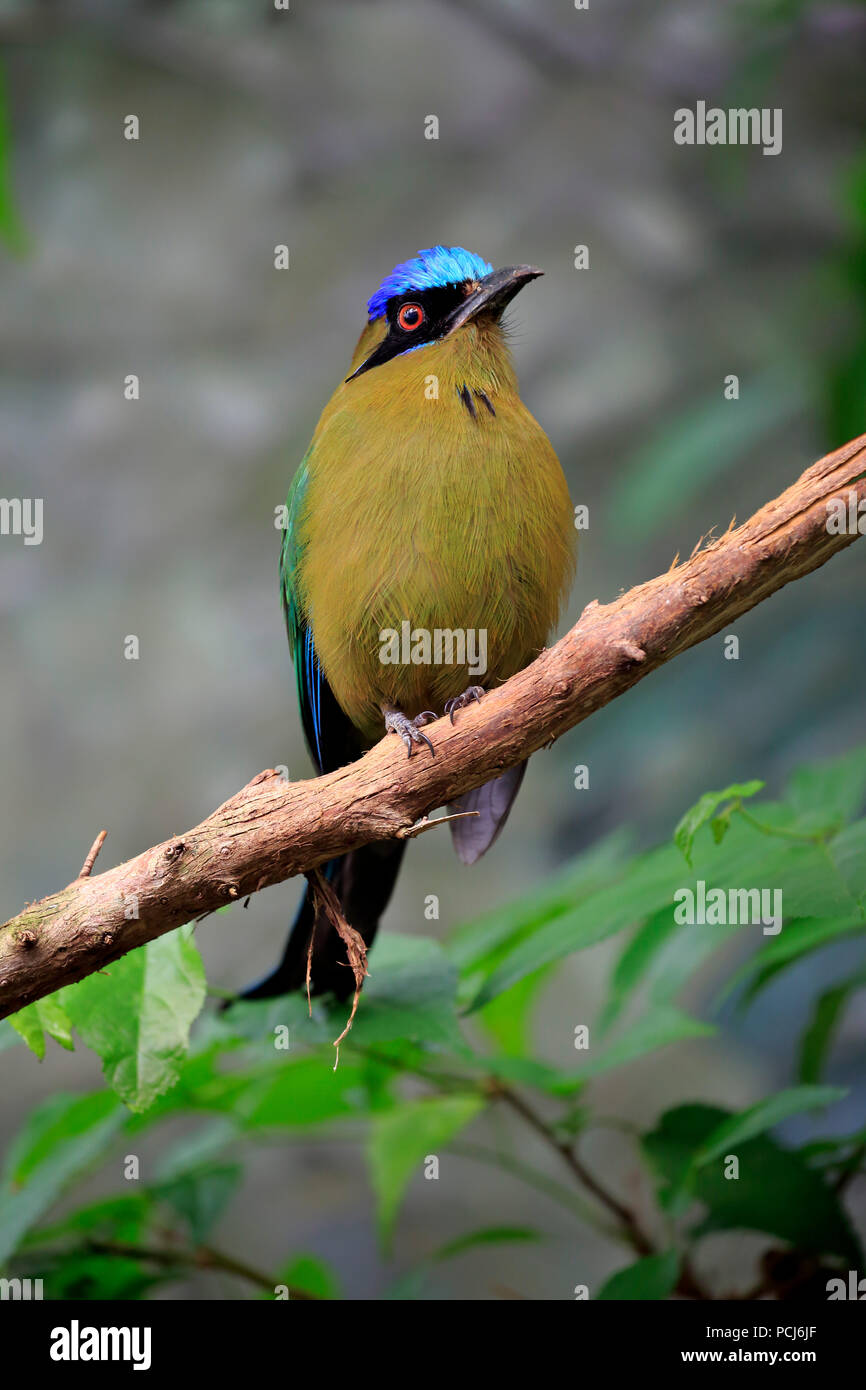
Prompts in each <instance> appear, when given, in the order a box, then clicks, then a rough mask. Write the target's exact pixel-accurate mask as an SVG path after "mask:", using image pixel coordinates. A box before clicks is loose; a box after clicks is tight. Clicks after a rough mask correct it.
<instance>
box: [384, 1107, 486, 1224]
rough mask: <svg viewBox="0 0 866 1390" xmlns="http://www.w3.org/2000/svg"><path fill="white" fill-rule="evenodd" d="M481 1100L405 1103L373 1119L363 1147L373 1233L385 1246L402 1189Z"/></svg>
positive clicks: (472, 1116)
mask: <svg viewBox="0 0 866 1390" xmlns="http://www.w3.org/2000/svg"><path fill="white" fill-rule="evenodd" d="M484 1105H485V1102H484V1099H483V1098H482V1097H481V1096H443V1097H441V1098H436V1099H434V1100H418V1101H409V1102H407V1103H406V1104H404V1105H400V1106H397V1107H395V1108H394V1109H393V1110H390V1111H386V1112H385V1113H384V1114H381V1115H377V1116H375V1117H374V1119H373V1123H372V1126H371V1129H370V1136H369V1139H368V1142H367V1158H368V1162H369V1165H370V1176H371V1180H372V1183H373V1190H374V1192H375V1194H376V1205H377V1209H378V1215H379V1233H380V1235H381V1237H382V1240H383V1242H384V1243H385V1244H386V1245H387V1244H388V1242H389V1241H390V1238H391V1233H392V1231H393V1227H394V1221H395V1219H396V1216H397V1212H398V1211H399V1208H400V1204H401V1202H402V1200H403V1196H404V1194H405V1191H406V1188H407V1187H408V1185H409V1181H410V1179H411V1177H412V1174H413V1173H414V1172H418V1171H420V1168H421V1164H422V1163H423V1161H424V1159H425V1158H426V1157H427V1155H428V1154H430V1153H431V1152H434V1153H435V1151H436V1150H437V1149H443V1148H445V1147H446V1146H447V1144H448V1143H449V1142H450V1140H451V1139H453V1138H454V1136H455V1135H456V1134H459V1133H460V1131H461V1130H462V1129H465V1127H466V1125H468V1124H469V1123H470V1121H472V1120H474V1119H475V1117H476V1116H477V1115H479V1114H480V1113H481V1111H482V1110H483V1109H484Z"/></svg>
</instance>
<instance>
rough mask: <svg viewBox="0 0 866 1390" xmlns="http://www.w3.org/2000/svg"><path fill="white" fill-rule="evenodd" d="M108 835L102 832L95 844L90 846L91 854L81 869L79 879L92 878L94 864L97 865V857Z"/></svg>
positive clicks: (105, 831) (104, 831) (106, 832)
mask: <svg viewBox="0 0 866 1390" xmlns="http://www.w3.org/2000/svg"><path fill="white" fill-rule="evenodd" d="M107 835H108V831H107V830H100V832H99V834H98V835H97V837H96V839H95V840H94V841H93V844H92V845H91V846H90V853H89V854H88V856H87V858H86V859H85V861H84V863H83V865H82V867H81V873H80V874H79V875H78V877H79V878H90V872H91V870H92V868H93V866H94V864H95V863H96V856H97V854H98V853H99V851H100V850H101V849H102V846H103V845H104V844H105V839H106V836H107Z"/></svg>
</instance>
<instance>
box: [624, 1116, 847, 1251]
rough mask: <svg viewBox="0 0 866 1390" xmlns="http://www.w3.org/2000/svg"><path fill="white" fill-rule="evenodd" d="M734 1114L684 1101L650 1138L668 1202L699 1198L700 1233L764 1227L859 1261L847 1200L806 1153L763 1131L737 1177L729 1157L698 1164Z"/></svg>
mask: <svg viewBox="0 0 866 1390" xmlns="http://www.w3.org/2000/svg"><path fill="white" fill-rule="evenodd" d="M736 1118H738V1117H736V1116H732V1115H731V1114H730V1112H729V1111H726V1110H722V1109H720V1108H718V1107H717V1106H710V1105H681V1106H677V1107H676V1108H675V1109H673V1110H669V1111H667V1113H666V1114H665V1115H663V1116H662V1119H661V1120H660V1122H659V1125H658V1127H657V1128H656V1129H655V1130H654V1131H653V1132H652V1133H651V1134H647V1135H645V1136H644V1138H643V1140H642V1145H643V1149H644V1152H645V1153H646V1155H647V1158H648V1159H649V1161H650V1163H651V1165H652V1167H653V1168H654V1169H655V1171H656V1172H657V1173H658V1174H659V1175H660V1177H661V1179H662V1187H661V1189H660V1192H659V1200H660V1204H661V1205H662V1207H663V1208H665V1209H666V1210H668V1211H669V1212H671V1213H672V1214H674V1213H679V1214H680V1215H683V1214H684V1211H685V1210H686V1209H687V1208H688V1206H689V1205H690V1204H691V1202H692V1200H694V1199H697V1200H698V1201H699V1202H701V1203H702V1204H703V1206H704V1207H705V1208H706V1213H707V1214H706V1216H705V1217H704V1219H703V1220H702V1222H701V1223H700V1225H698V1226H695V1227H693V1229H692V1231H691V1236H692V1238H694V1239H697V1238H699V1237H700V1236H702V1235H708V1234H709V1233H710V1232H712V1231H723V1230H751V1231H762V1232H765V1233H767V1234H769V1235H773V1236H777V1237H778V1238H779V1239H781V1240H785V1241H790V1242H791V1244H792V1245H794V1246H796V1247H797V1248H798V1249H803V1250H808V1251H814V1252H817V1253H824V1252H826V1253H828V1254H840V1255H843V1256H844V1257H846V1258H847V1259H851V1260H854V1261H855V1263H856V1262H857V1260H858V1250H857V1241H856V1239H855V1237H854V1235H853V1232H852V1230H851V1227H850V1225H849V1223H848V1220H847V1217H846V1215H845V1213H844V1211H843V1209H842V1207H841V1204H840V1202H839V1200H838V1198H837V1197H836V1195H835V1193H834V1192H833V1191H832V1189H831V1188H830V1186H829V1185H828V1184H827V1183H826V1182H825V1180H824V1178H823V1177H822V1175H821V1174H819V1173H817V1172H815V1171H814V1170H813V1169H811V1168H810V1167H809V1165H808V1163H807V1161H806V1159H805V1157H804V1156H803V1153H802V1152H797V1151H793V1150H789V1149H785V1148H783V1147H782V1146H781V1145H780V1144H778V1143H777V1142H776V1141H775V1140H774V1139H772V1138H771V1137H770V1136H769V1135H766V1134H762V1135H758V1136H757V1137H756V1138H753V1139H750V1140H749V1141H748V1142H746V1143H744V1144H742V1145H741V1146H739V1147H738V1150H737V1155H736V1157H737V1159H738V1164H739V1175H738V1176H737V1177H732V1176H728V1175H727V1171H726V1169H727V1165H726V1164H725V1162H724V1158H725V1155H722V1156H721V1157H720V1158H719V1159H717V1160H716V1161H714V1162H712V1163H707V1164H705V1165H704V1166H703V1167H701V1168H696V1167H695V1163H694V1160H695V1156H696V1154H698V1153H699V1152H700V1151H701V1150H702V1149H705V1148H706V1146H707V1145H708V1143H709V1142H710V1140H711V1139H712V1136H713V1135H714V1134H717V1133H718V1132H719V1130H720V1129H721V1127H722V1125H724V1124H725V1123H728V1122H730V1121H731V1120H732V1119H736ZM683 1198H685V1202H684V1201H683Z"/></svg>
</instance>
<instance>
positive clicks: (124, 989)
mask: <svg viewBox="0 0 866 1390" xmlns="http://www.w3.org/2000/svg"><path fill="white" fill-rule="evenodd" d="M204 999H205V978H204V968H203V966H202V963H201V957H200V956H199V953H198V948H197V946H196V944H195V941H194V940H193V938H192V934H191V933H189V932H187V931H185V930H183V929H181V930H179V931H173V932H170V933H169V934H168V935H167V936H160V937H158V938H157V939H156V940H155V941H149V942H148V943H147V945H146V946H140V947H139V948H138V949H137V950H135V951H130V953H129V955H127V956H123V957H122V959H120V960H118V961H115V962H114V964H113V965H112V966H110V967H109V970H108V971H107V972H106V973H105V974H102V973H100V974H95V975H89V976H88V977H87V979H84V980H81V981H80V982H79V983H78V984H77V985H69V986H67V988H66V989H64V990H63V991H62V1000H63V1007H64V1008H65V1010H66V1012H67V1014H68V1016H69V1018H70V1019H71V1021H72V1024H73V1027H74V1028H75V1029H76V1031H77V1032H78V1034H79V1036H80V1037H81V1038H82V1040H83V1041H84V1042H85V1043H86V1044H87V1046H88V1047H91V1048H92V1049H93V1051H94V1052H97V1053H98V1054H99V1056H100V1057H101V1058H102V1063H103V1068H102V1069H103V1072H104V1074H105V1078H106V1080H107V1082H108V1084H109V1085H110V1086H111V1087H112V1088H113V1090H115V1091H116V1092H117V1094H118V1095H119V1096H120V1098H121V1100H122V1101H124V1103H125V1104H126V1105H128V1106H129V1108H130V1110H133V1111H137V1112H140V1111H142V1110H146V1109H147V1108H148V1106H149V1105H152V1104H153V1102H154V1100H156V1098H157V1096H160V1095H162V1094H163V1093H164V1092H165V1091H167V1090H169V1089H170V1088H171V1087H172V1086H173V1085H174V1084H175V1082H176V1081H177V1078H178V1075H179V1073H180V1067H181V1063H182V1062H183V1060H184V1058H185V1056H186V1052H187V1047H188V1043H189V1030H190V1027H191V1025H192V1023H193V1022H194V1020H195V1018H196V1016H197V1015H198V1012H199V1010H200V1009H201V1007H202V1004H203V1003H204Z"/></svg>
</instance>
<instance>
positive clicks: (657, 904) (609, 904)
mask: <svg viewBox="0 0 866 1390" xmlns="http://www.w3.org/2000/svg"><path fill="white" fill-rule="evenodd" d="M681 862H682V861H681V860H680V856H679V855H678V854H677V852H676V850H674V849H673V847H672V846H668V845H663V846H662V847H661V848H660V849H655V850H651V851H650V852H649V853H648V854H642V855H639V856H637V857H636V858H635V859H633V860H632V861H631V862H630V863H629V864H628V865H627V866H625V867H623V868H621V869H620V870H619V872H617V871H616V870H615V869H611V870H609V872H608V873H607V874H606V878H605V883H604V886H603V887H599V888H596V889H595V890H594V891H593V892H591V893H590V894H588V895H587V896H586V897H585V898H583V899H582V900H581V901H579V902H577V903H575V904H574V905H572V906H569V907H568V908H567V909H566V910H564V911H562V912H560V913H558V914H557V915H556V916H554V917H552V918H551V919H550V920H549V921H547V922H545V923H543V924H542V925H540V926H538V927H536V928H535V929H534V930H533V931H532V932H531V934H529V935H527V936H525V937H524V938H522V939H519V940H518V941H517V943H516V945H514V946H513V947H510V948H509V949H508V950H507V953H505V954H504V955H503V956H502V958H501V959H500V960H499V962H498V963H497V965H496V966H495V968H494V970H493V971H492V973H491V974H490V975H489V976H488V978H487V979H486V980H485V981H484V982H483V984H482V986H481V988H480V989H479V991H478V993H477V995H476V997H475V999H474V1000H473V1002H472V1005H471V1006H470V1010H469V1012H474V1011H475V1010H476V1009H480V1008H483V1007H484V1005H485V1004H488V1003H489V1002H490V1000H491V999H495V998H496V996H497V995H498V994H501V993H502V992H503V991H504V990H506V989H510V988H511V986H512V985H513V984H515V983H516V981H517V980H520V979H522V978H523V977H524V975H529V974H531V973H532V972H533V971H536V970H539V969H540V968H541V967H542V966H543V965H550V964H552V963H553V962H554V961H557V960H561V959H562V957H563V956H567V955H570V954H571V953H572V952H573V951H580V950H584V949H586V947H588V946H594V945H595V944H596V943H597V942H599V941H603V940H604V939H605V938H606V937H608V936H612V935H613V934H614V932H617V931H620V930H621V929H622V928H623V927H628V926H631V925H632V924H633V923H635V922H640V921H643V920H644V918H646V916H647V915H648V913H652V912H656V911H658V910H659V909H660V908H662V907H664V906H665V905H666V904H669V903H670V902H671V900H672V897H673V892H674V889H675V888H676V887H677V885H678V884H679V882H680V881H681V878H682V874H681V872H680V868H679V866H680V864H681Z"/></svg>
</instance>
